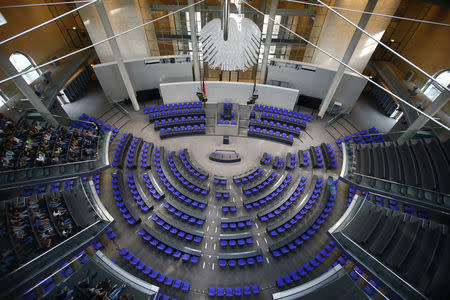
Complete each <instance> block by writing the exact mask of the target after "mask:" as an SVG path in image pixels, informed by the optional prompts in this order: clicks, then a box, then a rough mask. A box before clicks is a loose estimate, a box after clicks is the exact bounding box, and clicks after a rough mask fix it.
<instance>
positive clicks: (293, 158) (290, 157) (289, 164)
mask: <svg viewBox="0 0 450 300" xmlns="http://www.w3.org/2000/svg"><path fill="white" fill-rule="evenodd" d="M297 162H298V159H297V154H295V153H288V154H287V156H286V170H295V168H296V167H297Z"/></svg>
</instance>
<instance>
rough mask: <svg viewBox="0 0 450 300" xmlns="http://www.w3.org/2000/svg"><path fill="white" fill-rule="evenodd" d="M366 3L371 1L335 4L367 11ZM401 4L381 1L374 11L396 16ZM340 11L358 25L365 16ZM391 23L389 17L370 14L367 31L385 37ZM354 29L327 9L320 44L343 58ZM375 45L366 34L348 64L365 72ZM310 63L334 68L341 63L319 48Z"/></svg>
mask: <svg viewBox="0 0 450 300" xmlns="http://www.w3.org/2000/svg"><path fill="white" fill-rule="evenodd" d="M367 2H368V0H336V1H334V6H337V7H345V8H349V9H356V10H364V8H365V7H366V4H367ZM399 4H400V0H378V1H377V4H376V6H375V9H374V11H373V12H374V13H382V14H388V15H393V14H395V11H396V10H397V7H398V5H399ZM339 13H340V14H342V15H343V16H345V17H346V18H348V19H349V20H351V21H352V22H353V23H355V24H358V22H359V20H360V18H361V15H362V14H361V13H355V12H348V11H342V10H339ZM390 22H391V20H390V19H389V18H384V17H378V16H371V17H370V19H369V22H368V23H367V26H366V28H365V31H367V32H368V33H370V34H371V35H373V36H375V37H376V38H377V39H378V40H379V39H381V37H382V36H383V34H384V31H385V30H386V28H387V26H388V25H389V23H390ZM354 31H355V27H354V26H353V25H351V24H349V23H347V22H346V21H345V20H344V19H342V18H341V17H340V16H338V15H336V14H335V13H333V12H332V11H327V17H326V19H325V22H324V24H323V26H322V30H321V33H320V36H319V41H318V43H317V46H319V47H320V48H322V49H324V50H326V51H327V52H328V53H330V54H332V55H333V56H334V57H336V58H338V59H342V57H343V56H344V53H345V51H346V50H347V48H348V45H349V44H350V40H351V38H352V36H353V33H354ZM376 47H377V43H376V42H375V41H374V40H372V39H370V38H369V37H368V36H366V35H365V34H363V35H362V36H361V39H360V40H359V42H358V45H357V46H356V49H355V51H354V53H353V55H352V57H351V59H350V62H349V65H350V66H351V67H353V68H355V69H356V70H357V71H358V72H362V71H363V70H364V69H365V67H366V65H367V63H368V62H369V60H370V57H371V56H372V53H373V52H374V51H375V48H376ZM311 62H312V63H313V64H317V65H320V66H323V67H328V68H333V69H337V67H338V65H339V64H338V62H336V61H335V60H333V59H332V58H330V57H328V56H327V55H325V54H323V53H322V52H320V51H319V50H317V49H316V50H315V51H314V55H313V58H312V60H311Z"/></svg>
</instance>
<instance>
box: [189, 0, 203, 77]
mask: <svg viewBox="0 0 450 300" xmlns="http://www.w3.org/2000/svg"><path fill="white" fill-rule="evenodd" d="M192 4H194V0H188V5H192ZM189 27H190V31H191V43H192V60H193V61H194V80H195V81H199V80H201V78H200V60H199V58H198V43H197V22H196V20H195V6H191V7H189Z"/></svg>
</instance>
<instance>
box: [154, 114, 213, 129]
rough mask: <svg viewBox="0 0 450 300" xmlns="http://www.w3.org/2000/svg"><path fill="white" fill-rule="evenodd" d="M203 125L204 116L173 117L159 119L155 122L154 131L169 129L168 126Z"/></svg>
mask: <svg viewBox="0 0 450 300" xmlns="http://www.w3.org/2000/svg"><path fill="white" fill-rule="evenodd" d="M202 123H203V124H205V116H203V115H201V116H187V117H174V118H166V119H159V120H156V121H155V130H159V129H161V128H165V127H169V126H181V125H185V126H186V125H195V124H197V125H199V124H202Z"/></svg>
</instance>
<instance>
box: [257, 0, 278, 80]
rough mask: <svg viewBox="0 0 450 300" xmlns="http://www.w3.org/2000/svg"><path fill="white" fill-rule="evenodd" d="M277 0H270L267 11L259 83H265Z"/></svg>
mask: <svg viewBox="0 0 450 300" xmlns="http://www.w3.org/2000/svg"><path fill="white" fill-rule="evenodd" d="M277 7H278V0H272V1H271V2H270V12H269V24H268V26H267V34H266V42H265V44H264V54H263V59H262V64H261V75H260V77H259V83H263V84H264V83H266V71H267V62H268V60H269V50H270V44H271V43H272V33H273V21H272V20H273V19H275V15H276V13H277Z"/></svg>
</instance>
